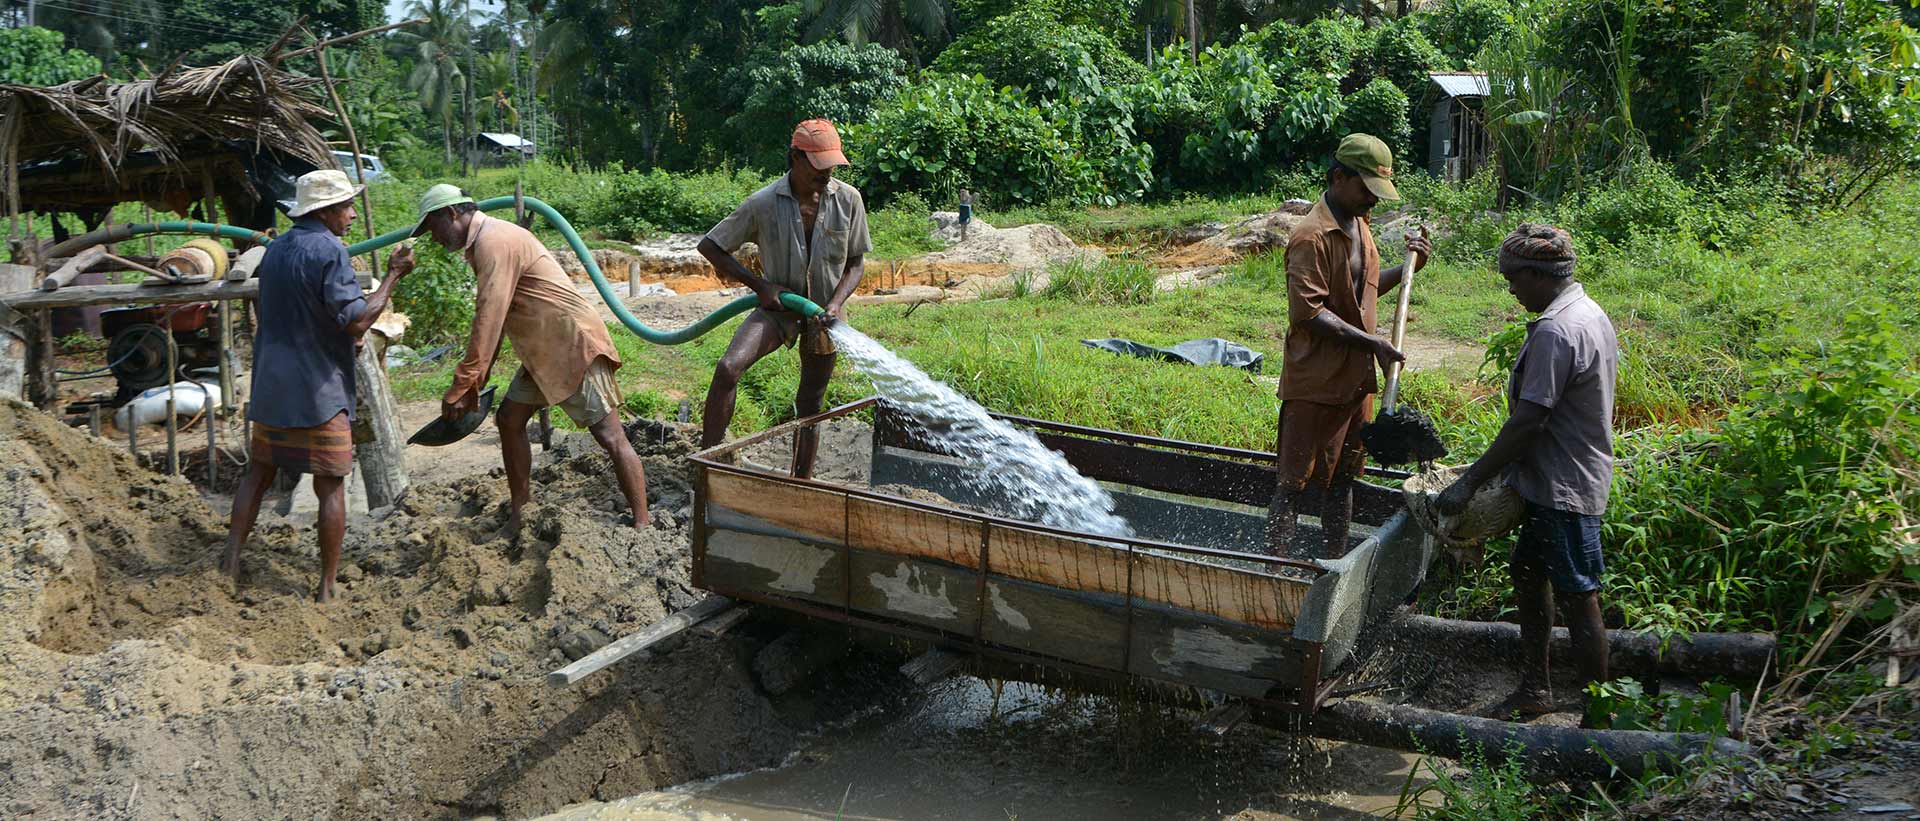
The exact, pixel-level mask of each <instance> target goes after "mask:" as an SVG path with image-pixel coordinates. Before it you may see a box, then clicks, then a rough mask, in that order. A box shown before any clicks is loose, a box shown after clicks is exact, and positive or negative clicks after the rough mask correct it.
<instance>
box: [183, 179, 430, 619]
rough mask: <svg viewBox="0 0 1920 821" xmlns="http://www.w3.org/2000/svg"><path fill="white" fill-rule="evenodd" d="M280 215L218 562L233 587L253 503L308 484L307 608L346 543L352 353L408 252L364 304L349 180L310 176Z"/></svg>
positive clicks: (406, 268) (266, 260)
mask: <svg viewBox="0 0 1920 821" xmlns="http://www.w3.org/2000/svg"><path fill="white" fill-rule="evenodd" d="M294 192H295V195H294V196H295V200H294V206H293V207H292V208H290V209H288V210H287V216H289V217H292V218H293V227H292V228H291V229H289V230H288V231H287V233H286V235H285V236H282V237H280V238H279V239H276V240H274V241H273V242H272V244H270V245H268V246H267V254H266V256H265V257H263V258H261V260H260V267H259V273H258V278H259V280H260V296H259V298H258V299H257V300H256V301H255V303H254V311H255V314H254V316H255V320H256V322H255V325H256V327H257V328H258V330H257V331H256V332H255V333H254V337H253V385H252V389H251V392H250V395H251V396H252V397H253V398H252V401H251V402H250V403H249V404H248V407H247V418H248V419H249V420H251V421H252V422H253V435H252V441H250V442H249V443H248V452H249V460H248V465H247V473H246V476H245V477H243V478H242V479H241V480H240V487H239V488H238V489H236V490H235V491H234V493H233V516H232V519H231V521H230V523H229V525H228V529H227V553H226V558H225V560H224V561H223V562H222V563H221V569H222V571H223V572H225V573H226V574H227V575H229V576H232V577H233V579H234V581H236V582H237V581H239V580H240V546H241V545H243V544H245V543H246V541H247V536H248V535H249V534H251V533H252V532H253V523H254V520H255V518H256V517H257V516H259V514H260V501H261V500H262V499H263V498H265V497H266V494H267V488H269V487H271V486H272V485H273V479H274V476H276V475H278V473H279V471H281V470H288V471H292V472H295V473H307V474H311V475H312V476H313V494H314V496H315V497H317V498H318V499H319V502H320V511H319V528H318V529H319V532H320V585H319V586H318V587H317V588H316V589H315V590H314V594H313V598H314V600H315V601H319V602H327V601H331V600H332V599H333V577H334V575H335V574H337V573H338V572H339V571H340V543H341V541H342V540H344V539H345V537H346V529H347V493H346V483H345V480H346V477H347V474H348V473H350V472H352V470H353V433H352V423H353V415H354V404H355V398H356V396H355V393H356V389H357V387H358V386H356V385H355V384H354V370H353V365H354V347H355V345H356V344H357V343H358V341H359V339H360V337H361V336H362V335H364V334H365V333H366V332H367V329H368V328H371V327H373V323H374V321H375V320H377V319H379V318H380V314H381V313H382V312H384V311H386V309H387V303H388V300H389V299H390V298H391V297H392V295H393V286H394V285H395V284H397V283H398V282H399V281H400V280H401V278H403V277H405V276H406V275H407V274H408V273H409V272H411V271H412V270H413V252H412V250H411V249H406V248H403V249H401V250H399V251H395V252H394V253H393V255H392V256H391V257H389V258H388V259H387V278H386V281H384V282H381V283H380V287H379V288H377V289H375V290H374V292H373V293H372V294H371V295H368V294H366V293H363V292H362V291H361V289H360V282H359V280H357V279H355V278H354V274H353V265H352V263H351V261H350V260H349V259H348V257H347V248H346V246H345V245H342V244H341V243H340V238H341V237H344V236H346V235H347V229H348V228H350V227H352V226H353V221H354V219H355V218H356V217H358V216H359V214H358V213H357V212H355V211H354V209H353V198H354V197H355V196H356V195H358V194H359V193H360V186H356V185H354V184H353V183H352V182H351V181H349V180H348V179H347V175H346V174H344V173H342V172H339V171H333V170H325V171H314V172H312V173H309V174H306V175H305V176H302V177H301V178H300V179H299V180H298V181H296V183H295V186H294Z"/></svg>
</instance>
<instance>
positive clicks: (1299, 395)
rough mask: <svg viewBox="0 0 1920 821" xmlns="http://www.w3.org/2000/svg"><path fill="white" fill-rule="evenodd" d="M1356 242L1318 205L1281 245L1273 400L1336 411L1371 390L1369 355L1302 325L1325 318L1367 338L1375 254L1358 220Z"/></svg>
mask: <svg viewBox="0 0 1920 821" xmlns="http://www.w3.org/2000/svg"><path fill="white" fill-rule="evenodd" d="M1354 224H1355V227H1356V231H1355V233H1357V234H1358V235H1359V236H1358V237H1356V238H1354V239H1349V238H1348V237H1347V235H1346V232H1344V231H1341V230H1340V223H1339V222H1337V221H1336V220H1334V218H1333V212H1332V211H1331V210H1328V208H1327V201H1326V199H1325V198H1324V197H1323V198H1321V200H1320V201H1319V202H1317V203H1314V205H1313V210H1312V211H1309V212H1307V217H1306V219H1303V220H1301V221H1300V222H1299V223H1298V224H1296V225H1294V226H1293V233H1292V234H1291V235H1289V236H1288V237H1287V349H1286V359H1285V362H1284V364H1283V365H1282V366H1281V370H1280V399H1281V400H1282V401H1285V400H1302V401H1307V402H1320V403H1322V404H1328V405H1344V404H1348V403H1351V402H1355V401H1357V400H1360V399H1362V398H1365V397H1366V396H1367V395H1368V394H1371V393H1374V392H1375V391H1377V390H1378V389H1379V387H1378V383H1377V382H1375V378H1374V377H1375V375H1374V362H1373V353H1372V352H1371V351H1368V350H1367V349H1366V348H1363V347H1360V346H1357V345H1350V344H1347V343H1345V342H1342V341H1340V340H1338V339H1331V338H1327V337H1324V336H1322V335H1320V334H1319V333H1317V332H1315V331H1314V330H1312V329H1311V328H1310V327H1308V325H1307V324H1306V323H1307V321H1308V320H1310V319H1313V318H1314V317H1315V316H1317V315H1319V313H1320V312H1321V311H1332V312H1333V315H1334V316H1337V317H1339V318H1340V319H1341V320H1342V321H1344V322H1346V323H1347V324H1348V325H1352V326H1354V327H1356V328H1359V329H1361V330H1363V331H1366V332H1367V333H1373V331H1374V327H1375V320H1374V303H1375V302H1376V301H1378V300H1379V298H1380V250H1379V249H1378V248H1376V247H1374V244H1373V229H1372V227H1371V226H1370V224H1369V222H1368V220H1367V218H1366V217H1361V218H1359V219H1357V220H1355V223H1354ZM1356 241H1357V242H1359V243H1361V246H1360V258H1361V262H1362V264H1363V266H1364V268H1365V276H1364V278H1363V279H1362V280H1361V281H1360V282H1359V285H1358V287H1355V278H1354V276H1353V274H1352V268H1351V266H1349V265H1348V263H1347V260H1348V258H1349V255H1350V254H1352V252H1353V243H1354V242H1356Z"/></svg>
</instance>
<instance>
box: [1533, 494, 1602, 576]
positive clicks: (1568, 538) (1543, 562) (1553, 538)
mask: <svg viewBox="0 0 1920 821" xmlns="http://www.w3.org/2000/svg"><path fill="white" fill-rule="evenodd" d="M1541 570H1545V571H1546V574H1547V578H1549V579H1551V580H1552V581H1553V589H1554V591H1555V592H1559V593H1591V592H1593V591H1595V590H1599V589H1600V577H1601V576H1602V575H1604V574H1605V573H1606V571H1607V563H1606V561H1605V560H1603V559H1602V558H1600V517H1598V516H1588V515H1585V514H1582V513H1570V512H1568V511H1565V510H1555V509H1553V508H1550V507H1545V506H1543V505H1536V504H1534V503H1532V502H1528V503H1527V519H1526V522H1525V523H1523V524H1521V525H1520V542H1519V544H1516V545H1514V548H1513V572H1514V575H1516V576H1518V575H1520V574H1521V573H1523V572H1527V571H1532V572H1536V573H1537V572H1539V571H1541Z"/></svg>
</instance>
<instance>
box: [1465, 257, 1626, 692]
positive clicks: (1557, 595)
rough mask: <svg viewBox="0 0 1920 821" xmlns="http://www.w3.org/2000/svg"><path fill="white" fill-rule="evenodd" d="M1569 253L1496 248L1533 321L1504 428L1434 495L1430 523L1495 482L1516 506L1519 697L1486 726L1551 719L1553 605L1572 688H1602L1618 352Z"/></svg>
mask: <svg viewBox="0 0 1920 821" xmlns="http://www.w3.org/2000/svg"><path fill="white" fill-rule="evenodd" d="M1573 262H1574V254H1573V242H1572V240H1571V238H1569V237H1568V236H1567V232H1565V231H1562V230H1560V229H1559V228H1555V227H1553V226H1550V225H1534V224H1525V225H1521V226H1520V227H1519V228H1518V229H1516V230H1515V231H1514V232H1513V233H1512V234H1509V235H1507V238H1506V240H1504V241H1503V242H1501V243H1500V263H1499V265H1500V275H1501V276H1502V277H1505V278H1506V280H1507V292H1508V293H1510V294H1513V296H1514V299H1516V300H1518V301H1519V302H1520V306H1521V307H1522V308H1525V309H1526V310H1528V311H1533V312H1536V313H1538V314H1539V317H1538V318H1536V319H1534V321H1532V322H1530V323H1527V338H1526V341H1525V342H1523V343H1521V345H1520V354H1519V356H1518V358H1516V359H1515V360H1514V363H1513V373H1512V375H1511V376H1510V377H1508V380H1507V421H1506V423H1505V424H1503V425H1501V426H1500V433H1499V434H1497V435H1495V436H1494V438H1493V443H1492V444H1490V445H1488V446H1487V452H1486V453H1483V454H1481V455H1480V458H1478V459H1475V460H1474V462H1473V464H1472V465H1470V466H1468V467H1467V469H1466V472H1464V473H1462V474H1461V475H1460V478H1459V479H1458V480H1456V481H1455V482H1454V483H1453V484H1452V485H1451V486H1449V487H1448V488H1447V489H1446V490H1445V491H1443V492H1442V493H1441V494H1440V498H1439V499H1438V500H1437V502H1436V507H1438V508H1439V510H1440V512H1441V513H1447V514H1457V513H1460V512H1462V511H1464V510H1466V509H1467V503H1468V501H1469V500H1471V499H1472V498H1473V494H1474V491H1475V490H1477V489H1479V487H1480V486H1481V485H1482V484H1485V483H1486V482H1487V481H1488V480H1490V479H1492V478H1493V477H1495V476H1499V475H1501V474H1502V473H1505V474H1506V476H1507V481H1508V484H1509V485H1511V486H1512V487H1513V489H1514V491H1515V492H1517V493H1519V494H1520V498H1521V499H1523V500H1525V501H1526V505H1527V514H1526V519H1525V520H1524V522H1523V523H1522V524H1521V526H1520V539H1519V542H1518V543H1517V544H1516V545H1515V546H1514V549H1513V557H1512V562H1511V572H1512V574H1513V592H1514V598H1515V604H1516V605H1517V608H1518V610H1519V611H1520V644H1521V647H1522V651H1521V652H1522V655H1521V662H1522V665H1523V667H1522V669H1521V671H1520V686H1519V688H1518V689H1517V690H1516V691H1515V692H1514V693H1513V695H1512V696H1509V697H1508V698H1507V699H1506V700H1505V701H1502V702H1500V703H1499V704H1498V705H1496V706H1495V707H1494V708H1493V710H1492V712H1491V714H1492V716H1493V717H1496V718H1505V717H1507V716H1508V715H1512V714H1519V715H1520V716H1521V717H1523V718H1531V717H1534V716H1538V715H1543V714H1546V713H1550V712H1553V710H1554V702H1553V693H1552V690H1551V689H1550V687H1549V685H1548V682H1549V678H1548V675H1547V658H1548V652H1547V650H1548V646H1549V644H1550V639H1551V638H1552V636H1553V611H1554V604H1555V600H1556V599H1558V603H1559V605H1560V612H1561V613H1562V614H1564V615H1565V617H1566V620H1567V632H1568V634H1569V636H1570V637H1571V638H1572V640H1573V658H1574V664H1576V665H1577V666H1578V667H1579V670H1580V678H1581V679H1582V680H1583V681H1589V682H1591V681H1606V680H1607V652H1608V647H1607V630H1606V625H1605V623H1604V622H1603V621H1601V616H1600V577H1601V575H1602V574H1604V573H1605V572H1606V562H1605V560H1603V559H1602V558H1601V555H1600V517H1601V515H1603V514H1605V513H1606V512H1607V492H1608V490H1609V489H1610V488H1611V487H1612V484H1613V386H1614V379H1615V377H1616V376H1617V374H1618V372H1619V368H1620V343H1619V340H1618V339H1617V338H1616V337H1615V336H1614V332H1613V320H1611V319H1609V318H1608V317H1607V312H1606V311H1604V310H1602V309H1601V308H1600V305H1599V304H1598V303H1596V302H1594V301H1593V299H1592V298H1590V297H1588V296H1587V293H1586V289H1585V288H1582V287H1581V286H1580V283H1578V282H1575V281H1573Z"/></svg>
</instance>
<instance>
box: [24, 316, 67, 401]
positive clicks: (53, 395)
mask: <svg viewBox="0 0 1920 821" xmlns="http://www.w3.org/2000/svg"><path fill="white" fill-rule="evenodd" d="M53 352H54V348H53V311H51V310H41V311H35V312H33V336H32V337H31V338H30V341H29V342H28V343H27V394H28V396H29V397H30V398H31V399H32V401H33V405H34V407H37V408H39V409H41V410H43V411H51V410H53V409H54V407H55V406H57V405H58V404H60V382H59V379H58V377H57V375H56V374H55V373H54V372H53Z"/></svg>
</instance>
